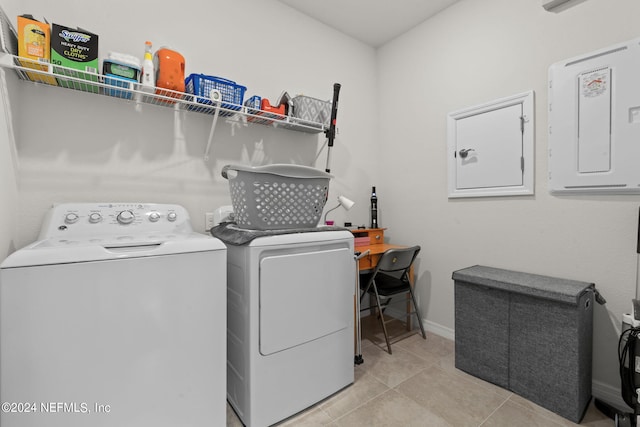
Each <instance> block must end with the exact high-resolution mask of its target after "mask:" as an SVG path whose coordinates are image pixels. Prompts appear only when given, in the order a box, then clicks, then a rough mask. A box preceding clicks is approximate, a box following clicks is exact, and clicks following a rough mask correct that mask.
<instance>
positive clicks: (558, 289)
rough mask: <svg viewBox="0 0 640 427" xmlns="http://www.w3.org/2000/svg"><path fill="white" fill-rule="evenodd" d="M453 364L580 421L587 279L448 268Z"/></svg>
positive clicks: (589, 302)
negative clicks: (452, 302) (452, 290)
mask: <svg viewBox="0 0 640 427" xmlns="http://www.w3.org/2000/svg"><path fill="white" fill-rule="evenodd" d="M453 280H454V283H455V322H456V324H455V344H456V346H455V357H456V361H455V363H456V367H457V368H458V369H461V370H463V371H465V372H468V373H469V374H471V375H474V376H476V377H478V378H482V379H484V380H486V381H489V382H491V383H494V384H497V385H499V386H501V387H503V388H506V389H508V390H511V391H513V392H514V393H516V394H518V395H520V396H522V397H524V398H526V399H528V400H530V401H532V402H534V403H537V404H539V405H540V406H543V407H545V408H547V409H549V410H551V411H553V412H555V413H557V414H559V415H562V416H563V417H565V418H567V419H569V420H571V421H573V422H576V423H579V422H580V420H581V419H582V417H583V415H584V413H585V411H586V409H587V405H588V404H589V401H590V400H591V357H592V350H591V342H592V332H593V299H594V285H593V283H586V282H578V281H574V280H566V279H558V278H554V277H547V276H540V275H535V274H528V273H520V272H515V271H509V270H502V269H498V268H492V267H484V266H480V265H476V266H473V267H469V268H465V269H462V270H458V271H455V272H453Z"/></svg>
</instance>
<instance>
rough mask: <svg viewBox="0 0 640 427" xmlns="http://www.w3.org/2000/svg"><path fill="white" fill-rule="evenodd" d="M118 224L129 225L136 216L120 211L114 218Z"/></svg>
mask: <svg viewBox="0 0 640 427" xmlns="http://www.w3.org/2000/svg"><path fill="white" fill-rule="evenodd" d="M116 219H117V220H118V222H119V223H120V224H131V223H132V222H133V220H134V219H136V216H135V215H134V214H133V212H131V211H122V212H120V213H119V214H118V216H117V217H116Z"/></svg>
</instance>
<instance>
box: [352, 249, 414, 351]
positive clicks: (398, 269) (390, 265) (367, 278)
mask: <svg viewBox="0 0 640 427" xmlns="http://www.w3.org/2000/svg"><path fill="white" fill-rule="evenodd" d="M418 252H420V246H412V247H410V248H401V249H388V250H387V251H386V252H384V253H383V254H382V255H381V256H380V260H379V261H378V264H377V265H376V267H375V268H374V270H373V272H371V273H363V274H361V276H360V290H362V291H363V292H362V295H361V296H360V302H362V300H363V298H364V296H365V295H367V294H369V295H372V296H375V302H376V306H377V308H378V317H379V319H380V323H381V324H382V330H383V332H384V339H385V341H386V342H387V349H388V350H389V354H391V343H392V342H394V343H395V342H397V341H399V340H401V339H403V338H406V337H407V336H409V335H412V334H414V333H415V332H413V331H410V332H409V333H406V334H402V335H401V336H398V337H395V338H393V340H392V341H390V340H389V334H388V333H387V323H389V322H391V321H393V319H391V320H385V317H384V311H385V309H386V308H387V307H388V306H389V304H391V298H392V297H394V296H396V295H399V294H404V295H406V294H410V295H411V300H410V302H411V303H412V304H413V310H411V311H409V312H407V313H406V315H405V316H406V318H407V320H408V319H409V317H410V316H412V315H414V314H415V316H416V318H417V319H418V325H419V326H420V331H421V332H422V337H423V338H424V339H427V335H426V334H425V332H424V327H423V326H422V316H421V315H420V311H419V310H418V305H417V304H416V297H415V295H414V294H413V286H412V284H411V281H410V278H409V271H410V269H411V266H412V265H413V261H414V260H415V259H416V256H417V255H418ZM381 299H382V300H384V301H381ZM400 302H404V303H407V299H404V298H403V299H402V301H400ZM364 310H369V308H364V309H360V311H364Z"/></svg>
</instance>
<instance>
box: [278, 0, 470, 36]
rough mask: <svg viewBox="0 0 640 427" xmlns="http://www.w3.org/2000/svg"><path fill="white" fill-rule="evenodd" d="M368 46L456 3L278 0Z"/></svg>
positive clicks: (431, 0)
mask: <svg viewBox="0 0 640 427" xmlns="http://www.w3.org/2000/svg"><path fill="white" fill-rule="evenodd" d="M278 1H279V2H281V3H284V4H286V5H289V6H291V7H292V8H294V9H296V10H298V11H299V12H302V13H303V14H305V15H307V16H310V17H311V18H314V19H316V20H318V21H320V22H322V23H324V24H326V25H328V26H330V27H332V28H335V29H336V30H338V31H341V32H343V33H344V34H347V35H349V36H351V37H353V38H355V39H358V40H360V41H362V42H363V43H365V44H368V45H369V46H372V47H379V46H381V45H383V44H385V43H386V42H388V41H390V40H392V39H394V38H396V37H398V36H399V35H400V34H403V33H405V32H407V31H408V30H410V29H411V28H413V27H415V26H416V25H418V24H420V23H422V22H424V21H425V20H427V19H428V18H430V17H431V16H433V15H435V14H437V13H438V12H440V11H441V10H443V9H446V8H447V7H449V6H451V5H452V4H454V3H456V2H457V1H459V0H392V1H389V0H322V1H318V0H278Z"/></svg>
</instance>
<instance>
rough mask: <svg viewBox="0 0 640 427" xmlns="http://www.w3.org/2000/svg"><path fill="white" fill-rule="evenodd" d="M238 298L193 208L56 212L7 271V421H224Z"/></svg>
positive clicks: (13, 425)
mask: <svg viewBox="0 0 640 427" xmlns="http://www.w3.org/2000/svg"><path fill="white" fill-rule="evenodd" d="M225 290H226V247H225V245H224V244H223V243H222V242H221V241H220V240H218V239H215V238H213V237H211V236H206V235H204V234H198V233H195V232H194V231H193V229H192V227H191V224H190V220H189V215H188V213H187V211H186V210H185V209H184V208H182V207H181V206H178V205H169V204H144V203H96V204H86V203H85V204H60V205H57V206H55V207H53V208H52V209H51V210H50V211H49V212H48V214H47V216H46V219H45V221H44V223H43V226H42V229H41V233H40V236H39V239H38V241H36V242H35V243H33V244H31V245H29V246H27V247H25V248H23V249H20V250H18V251H16V252H14V253H13V254H11V255H10V256H9V257H7V259H6V260H5V261H4V262H3V263H2V264H0V401H1V402H2V411H1V412H0V425H2V427H27V426H29V427H36V426H37V427H41V426H47V427H86V426H92V427H127V426H131V427H134V426H135V427H141V426H153V427H161V426H166V427H175V426H180V427H186V426H193V427H202V426H224V425H225V424H226V386H225V383H226V298H225V296H226V295H225Z"/></svg>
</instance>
